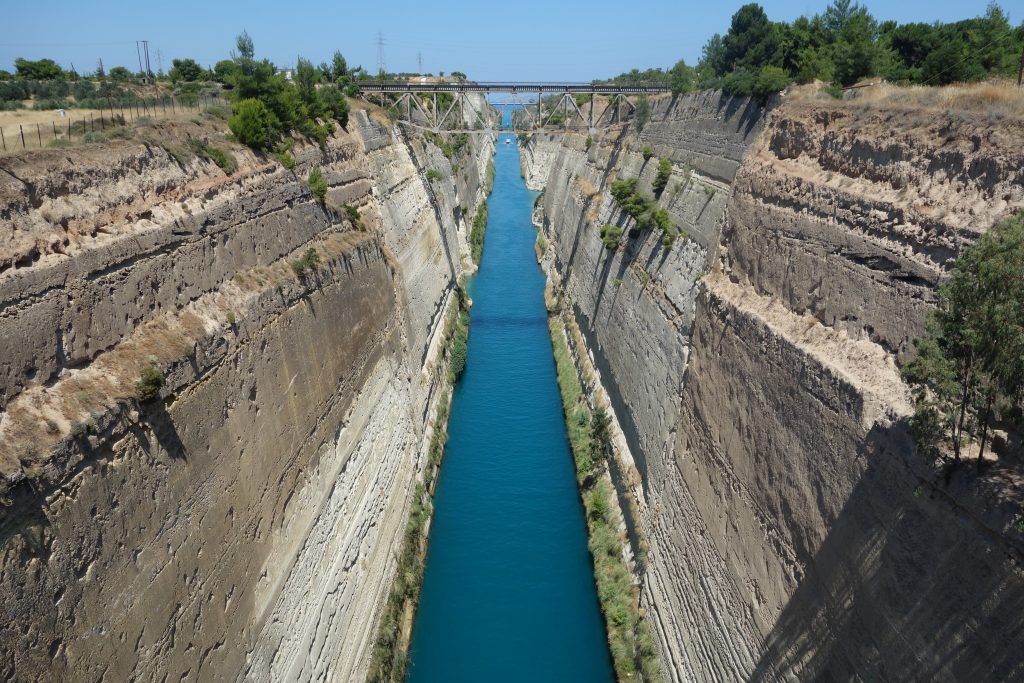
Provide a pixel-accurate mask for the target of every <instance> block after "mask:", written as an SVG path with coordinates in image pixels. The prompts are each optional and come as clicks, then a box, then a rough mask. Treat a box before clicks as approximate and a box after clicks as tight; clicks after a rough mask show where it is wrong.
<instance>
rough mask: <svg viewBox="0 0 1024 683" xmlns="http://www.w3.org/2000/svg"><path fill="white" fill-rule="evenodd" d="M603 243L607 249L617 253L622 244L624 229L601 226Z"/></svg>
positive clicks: (614, 226) (607, 225)
mask: <svg viewBox="0 0 1024 683" xmlns="http://www.w3.org/2000/svg"><path fill="white" fill-rule="evenodd" d="M601 241H602V242H604V246H605V249H608V250H609V251H615V250H616V249H618V248H619V245H620V244H621V243H622V228H620V227H618V226H616V225H610V224H608V223H606V224H604V225H602V226H601Z"/></svg>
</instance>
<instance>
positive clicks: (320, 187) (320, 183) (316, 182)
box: [306, 166, 327, 203]
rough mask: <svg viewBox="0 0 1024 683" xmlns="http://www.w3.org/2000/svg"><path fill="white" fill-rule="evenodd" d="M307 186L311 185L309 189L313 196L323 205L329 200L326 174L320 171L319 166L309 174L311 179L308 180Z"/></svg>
mask: <svg viewBox="0 0 1024 683" xmlns="http://www.w3.org/2000/svg"><path fill="white" fill-rule="evenodd" d="M306 184H307V185H309V189H310V191H311V192H312V193H313V195H314V196H315V197H316V198H317V199H318V200H320V202H321V203H323V201H324V200H325V199H326V198H327V181H326V180H324V174H323V172H321V171H320V167H319V166H317V167H315V168H314V169H313V170H312V171H310V172H309V178H307V179H306Z"/></svg>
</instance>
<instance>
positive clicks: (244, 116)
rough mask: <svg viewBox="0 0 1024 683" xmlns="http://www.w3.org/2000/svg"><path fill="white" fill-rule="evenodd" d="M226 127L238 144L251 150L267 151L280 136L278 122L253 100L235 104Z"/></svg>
mask: <svg viewBox="0 0 1024 683" xmlns="http://www.w3.org/2000/svg"><path fill="white" fill-rule="evenodd" d="M228 126H229V127H230V128H231V132H232V133H233V134H234V136H235V138H237V139H238V141H239V142H241V143H242V144H243V145H248V146H249V147H252V148H253V149H259V150H269V149H271V148H272V147H273V146H274V144H275V143H276V142H277V139H278V137H279V136H280V135H281V122H280V120H279V119H278V118H277V116H275V115H274V113H273V112H272V111H270V109H268V108H267V106H266V105H265V104H263V102H262V101H261V100H258V99H255V98H250V99H245V100H241V101H240V102H237V103H235V106H234V113H233V114H232V115H231V118H230V119H229V120H228Z"/></svg>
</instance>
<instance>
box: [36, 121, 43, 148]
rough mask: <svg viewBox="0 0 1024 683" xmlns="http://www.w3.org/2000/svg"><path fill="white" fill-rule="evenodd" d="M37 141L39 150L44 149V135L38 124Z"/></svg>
mask: <svg viewBox="0 0 1024 683" xmlns="http://www.w3.org/2000/svg"><path fill="white" fill-rule="evenodd" d="M36 139H37V140H39V149H42V148H43V134H42V133H40V132H39V124H38V123H37V124H36Z"/></svg>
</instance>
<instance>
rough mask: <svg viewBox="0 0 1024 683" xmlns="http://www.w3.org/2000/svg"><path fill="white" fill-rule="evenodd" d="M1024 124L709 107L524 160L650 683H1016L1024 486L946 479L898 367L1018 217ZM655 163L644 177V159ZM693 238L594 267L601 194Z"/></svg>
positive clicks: (716, 98) (539, 148)
mask: <svg viewBox="0 0 1024 683" xmlns="http://www.w3.org/2000/svg"><path fill="white" fill-rule="evenodd" d="M1022 133H1024V123H1022V122H1021V121H1020V120H1017V119H1012V118H1000V117H999V116H989V115H986V114H985V113H972V112H970V111H951V110H933V111H927V110H922V109H920V108H918V107H916V105H915V104H914V103H913V102H909V103H908V104H906V105H902V106H901V105H900V104H899V103H898V102H897V103H885V102H883V103H873V104H867V105H862V104H859V103H858V101H857V100H853V101H842V102H840V101H836V100H832V99H830V98H827V97H824V96H820V97H815V96H813V95H807V94H799V95H794V96H791V97H787V98H785V99H783V100H782V101H781V102H776V103H775V104H774V105H773V106H771V107H769V108H768V109H767V110H765V109H762V108H759V107H757V106H756V105H755V104H753V103H751V102H748V101H744V100H739V99H732V98H729V97H726V96H723V95H721V94H719V93H713V92H705V93H698V94H695V95H690V96H684V97H680V98H678V99H676V100H674V101H673V100H668V99H666V100H662V101H657V102H654V103H652V115H651V120H650V123H648V124H647V125H646V126H645V127H644V129H643V131H642V133H640V134H637V133H636V132H635V131H633V130H630V129H628V128H625V127H620V128H614V129H611V130H608V131H605V132H603V133H602V134H600V135H598V136H595V137H594V138H593V139H592V141H587V140H584V137H583V136H581V135H574V134H569V135H566V136H564V137H563V136H546V135H539V136H535V138H534V139H533V140H531V141H530V143H529V145H528V146H527V148H526V149H525V150H524V175H525V176H526V177H527V179H528V181H529V182H530V183H531V185H532V186H534V187H536V188H537V189H540V188H541V187H543V188H544V190H545V192H544V196H543V199H542V202H541V205H540V208H539V210H538V219H539V222H540V224H541V226H542V228H543V230H544V232H545V234H546V237H547V239H548V242H549V243H550V244H551V247H550V248H551V250H552V251H553V258H551V259H550V262H551V264H552V265H551V266H550V267H551V268H552V269H553V270H554V272H553V273H552V279H553V280H554V281H556V282H557V283H558V284H559V286H560V288H561V294H562V296H563V298H564V300H565V301H566V302H568V303H569V304H570V305H571V307H572V311H573V314H574V316H575V318H576V321H577V322H578V324H579V327H580V329H581V331H582V333H583V336H584V339H585V343H586V346H587V347H588V352H589V354H590V355H591V357H592V359H593V361H594V365H595V366H596V367H597V368H598V370H599V372H600V375H601V384H602V387H603V390H604V391H605V392H606V393H607V396H608V398H609V400H610V402H611V405H612V407H613V409H614V413H615V418H616V419H615V421H616V423H617V425H618V428H619V437H618V439H619V444H620V446H621V448H620V449H619V450H620V456H621V460H622V461H623V462H622V467H621V469H622V470H624V474H622V475H621V476H619V477H618V478H617V481H616V484H617V486H618V487H619V489H620V495H623V496H625V497H629V496H631V497H632V498H633V499H634V500H635V502H636V503H637V509H638V517H639V521H638V526H639V529H638V531H639V532H640V534H641V535H642V536H643V537H644V538H645V539H646V542H647V545H648V546H649V548H648V553H647V558H646V561H645V562H644V563H641V564H640V566H639V569H638V571H639V572H640V574H641V575H640V579H641V581H642V593H641V602H642V604H643V606H644V607H645V608H646V609H647V613H648V615H649V617H650V619H651V621H652V625H653V627H654V629H655V631H656V632H657V634H658V640H659V646H660V651H661V654H662V658H663V662H664V665H665V670H666V672H667V677H668V678H669V679H670V680H673V681H693V680H695V681H711V680H728V681H737V680H749V681H760V680H772V681H774V680H794V679H796V680H891V681H906V680H929V681H932V680H941V681H958V680H991V681H1001V680H1014V679H1019V678H1021V677H1024V648H1022V647H1021V644H1022V642H1024V611H1022V609H1021V608H1022V607H1024V572H1022V567H1021V561H1022V559H1024V535H1022V533H1021V525H1020V524H1019V520H1020V519H1021V518H1020V517H1019V515H1020V513H1021V500H1020V497H1021V495H1022V494H1021V489H1020V486H1019V484H1018V483H1017V482H1019V477H1018V474H1019V466H1018V465H1017V464H1015V463H1017V462H1019V460H1016V461H1015V460H1014V459H1012V458H1010V457H1009V454H1005V455H1007V457H1005V458H1001V459H1000V462H999V464H998V465H996V466H993V467H992V468H991V470H990V471H989V472H988V473H987V474H985V475H983V476H980V477H978V476H976V475H974V474H973V473H972V472H973V468H971V469H972V472H971V473H968V472H964V471H961V472H959V473H957V474H954V475H953V476H952V477H951V478H950V479H948V480H947V479H945V478H944V477H943V476H942V475H941V474H940V473H939V472H938V471H937V469H936V468H934V467H932V466H931V465H928V464H926V463H925V462H924V461H923V460H922V459H921V458H920V457H919V456H917V455H916V453H915V452H914V446H913V442H912V439H911V438H910V436H909V432H908V429H907V416H908V414H909V412H910V403H909V395H908V391H907V389H906V387H905V386H904V385H903V383H902V380H901V378H900V375H899V370H898V363H899V362H900V361H901V360H902V359H904V358H905V357H906V355H907V354H908V353H912V351H913V344H912V341H913V340H914V339H915V338H916V337H918V336H919V335H920V334H921V332H922V330H923V327H924V321H925V319H926V317H927V313H928V311H929V310H930V308H931V307H932V306H933V304H934V301H935V291H936V286H937V283H938V282H939V281H940V279H941V278H942V277H943V275H944V273H945V272H946V271H947V270H948V268H949V267H950V264H951V262H952V259H953V258H955V255H956V254H957V253H959V251H960V250H961V249H962V248H963V247H964V246H966V245H968V244H970V243H971V242H972V241H973V240H974V239H976V238H977V236H978V235H979V234H981V233H982V232H984V231H985V230H987V229H988V228H989V227H991V225H992V224H993V223H994V222H995V221H996V220H998V219H999V218H1000V217H1003V216H1005V215H1007V214H1008V213H1009V212H1010V211H1012V210H1015V209H1019V208H1021V207H1022V206H1024V153H1022V152H1021V146H1020V144H1019V142H1017V141H1019V139H1020V136H1021V134H1022ZM645 146H650V147H651V148H652V149H653V152H654V156H653V157H652V158H651V159H649V160H645V159H644V155H643V154H642V149H643V147H645ZM658 158H668V159H670V160H671V161H672V164H673V173H672V177H671V178H670V180H669V182H668V185H667V187H666V189H665V191H664V193H663V194H662V196H661V198H660V202H659V203H660V205H661V206H662V207H664V208H666V209H667V210H668V212H669V214H670V215H671V217H672V221H673V223H674V224H675V225H677V226H679V227H680V228H681V229H682V230H684V231H685V233H686V238H685V239H680V240H679V241H677V242H676V244H675V245H674V246H673V247H672V248H671V249H666V248H665V247H663V246H662V244H661V241H660V237H659V236H658V235H656V234H650V233H649V232H644V233H641V234H640V235H638V236H634V237H628V238H627V237H626V236H624V241H625V244H624V245H623V246H622V247H620V248H619V249H617V250H615V251H608V250H606V249H605V248H604V245H603V244H602V241H601V237H600V232H599V228H600V226H601V225H603V224H606V223H611V224H616V225H619V226H624V227H626V228H627V229H628V227H629V225H630V223H629V221H628V218H627V217H626V216H625V215H624V213H623V212H622V211H621V210H620V209H619V208H618V207H617V206H616V205H615V204H614V202H613V200H612V199H611V196H610V193H609V188H610V184H611V181H612V180H614V179H616V178H619V177H639V179H640V183H639V184H640V188H641V189H642V190H645V191H647V192H651V186H652V182H653V180H654V177H655V173H656V167H657V161H658Z"/></svg>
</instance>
